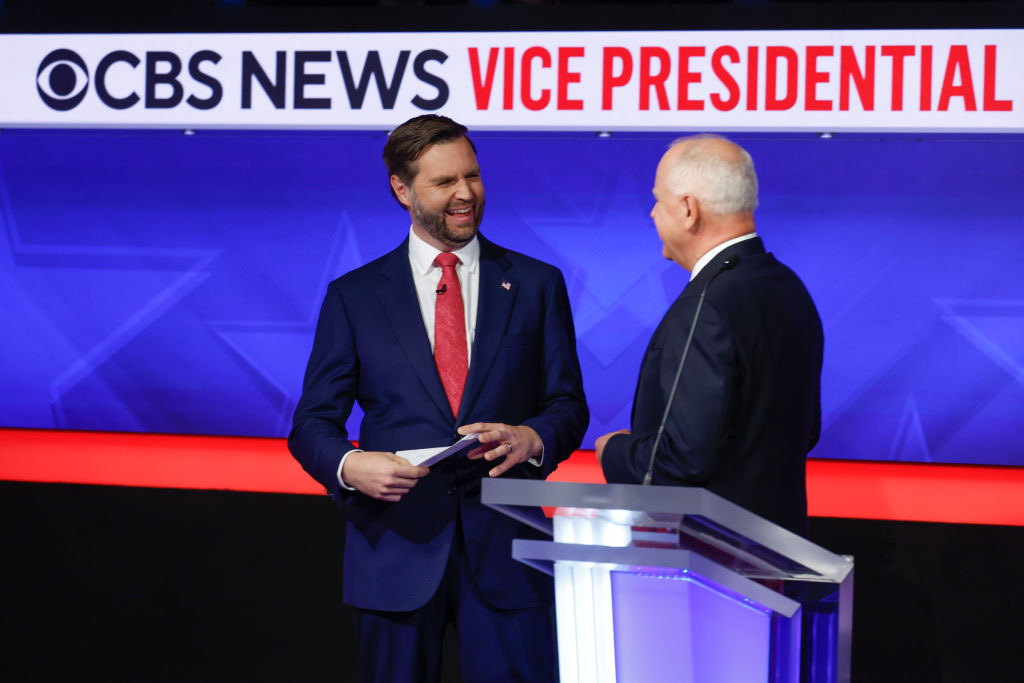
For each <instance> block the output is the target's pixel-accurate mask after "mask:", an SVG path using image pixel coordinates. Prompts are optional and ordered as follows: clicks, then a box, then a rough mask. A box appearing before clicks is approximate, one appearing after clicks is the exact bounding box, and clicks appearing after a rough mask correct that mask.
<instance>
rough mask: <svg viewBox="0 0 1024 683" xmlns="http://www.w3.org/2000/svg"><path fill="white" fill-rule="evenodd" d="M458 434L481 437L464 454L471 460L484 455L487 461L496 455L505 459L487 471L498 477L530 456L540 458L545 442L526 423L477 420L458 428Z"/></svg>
mask: <svg viewBox="0 0 1024 683" xmlns="http://www.w3.org/2000/svg"><path fill="white" fill-rule="evenodd" d="M459 434H470V435H476V436H477V437H478V438H479V439H480V446H479V447H478V448H474V449H473V450H472V451H470V452H469V453H468V454H467V455H466V457H468V458H469V459H470V460H478V459H480V458H483V459H484V460H487V461H488V462H490V461H491V460H494V459H495V458H500V457H504V458H505V460H504V461H503V462H502V463H501V464H499V465H498V466H497V467H495V468H493V469H491V471H490V472H488V474H489V475H490V476H492V477H497V476H500V475H502V474H504V473H505V472H507V471H508V470H510V469H511V468H513V467H515V466H516V465H519V464H520V463H524V462H526V461H527V460H529V459H530V458H538V459H539V458H541V457H542V456H543V455H544V442H543V441H541V440H540V435H538V434H537V432H535V431H534V430H533V428H532V427H527V426H526V425H518V426H512V425H507V424H502V423H500V422H476V423H474V424H471V425H463V426H462V427H459Z"/></svg>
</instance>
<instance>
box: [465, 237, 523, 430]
mask: <svg viewBox="0 0 1024 683" xmlns="http://www.w3.org/2000/svg"><path fill="white" fill-rule="evenodd" d="M479 239H480V282H479V292H478V296H477V308H476V336H475V338H474V340H473V355H472V358H471V359H470V363H469V374H468V375H467V376H466V387H465V389H463V391H462V403H461V404H460V405H459V419H458V421H457V424H461V422H462V420H463V419H464V418H465V416H466V415H468V414H469V410H470V408H471V406H472V405H473V403H474V402H475V401H476V398H477V396H479V394H480V390H481V389H482V388H483V385H484V382H485V381H486V379H487V375H488V374H490V370H491V366H492V365H493V364H494V358H495V356H496V355H497V353H498V347H499V346H501V340H502V339H503V338H504V336H505V331H506V330H507V329H508V322H509V318H510V317H511V315H512V307H513V304H514V303H515V300H516V293H517V291H518V283H517V282H516V281H515V279H513V277H512V275H511V272H510V270H511V268H512V263H511V262H510V261H509V260H508V257H507V256H505V253H504V251H503V250H502V249H501V248H500V247H497V246H495V245H494V244H491V243H490V242H488V241H487V240H485V239H484V238H483V237H480V238H479Z"/></svg>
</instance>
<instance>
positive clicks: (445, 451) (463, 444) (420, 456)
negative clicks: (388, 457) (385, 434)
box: [395, 434, 478, 467]
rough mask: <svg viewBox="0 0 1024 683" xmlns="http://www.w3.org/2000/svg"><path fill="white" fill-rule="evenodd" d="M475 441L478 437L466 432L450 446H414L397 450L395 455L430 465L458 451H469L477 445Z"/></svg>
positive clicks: (412, 461) (421, 464)
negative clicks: (404, 449) (409, 448)
mask: <svg viewBox="0 0 1024 683" xmlns="http://www.w3.org/2000/svg"><path fill="white" fill-rule="evenodd" d="M477 442H478V439H477V435H476V434H468V435H466V436H464V437H462V438H461V439H459V440H458V441H456V442H455V443H453V444H452V445H451V446H441V447H439V448H416V449H413V450H408V451H398V452H397V453H395V455H397V456H399V457H401V458H405V459H406V460H408V461H409V462H410V463H412V464H413V465H420V466H422V467H432V466H434V465H436V464H437V463H439V462H441V461H442V460H444V459H445V458H448V457H451V456H453V455H457V454H459V453H467V452H469V450H470V449H472V448H473V447H475V446H476V445H477Z"/></svg>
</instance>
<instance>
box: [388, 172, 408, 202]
mask: <svg viewBox="0 0 1024 683" xmlns="http://www.w3.org/2000/svg"><path fill="white" fill-rule="evenodd" d="M391 190H392V191H393V192H394V193H395V196H396V197H398V201H400V202H401V203H402V206H404V207H405V208H407V209H408V208H410V207H411V206H412V197H411V196H410V195H411V190H410V189H409V187H408V186H407V185H406V184H405V183H403V182H402V179H401V178H399V177H398V176H396V175H393V176H391Z"/></svg>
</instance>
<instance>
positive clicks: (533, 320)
mask: <svg viewBox="0 0 1024 683" xmlns="http://www.w3.org/2000/svg"><path fill="white" fill-rule="evenodd" d="M479 284H480V290H479V298H478V309H477V319H476V336H475V338H474V343H473V349H472V355H471V359H470V366H469V374H468V376H467V378H466V386H465V390H464V393H463V397H462V402H461V406H460V408H459V415H458V416H454V415H452V412H451V408H450V407H449V405H448V401H447V399H446V398H445V393H444V390H443V388H442V385H441V380H440V379H439V377H438V374H437V369H436V366H435V364H434V358H433V356H432V354H431V350H430V342H429V340H428V338H427V333H426V329H425V327H424V324H423V317H422V315H421V314H420V309H419V304H418V302H417V299H416V293H415V288H414V286H413V281H412V271H411V267H410V265H409V249H408V240H406V241H405V242H403V243H402V245H401V246H400V247H398V248H397V249H395V250H394V251H392V252H390V253H388V254H386V255H384V256H382V257H381V258H379V259H377V260H376V261H373V262H372V263H369V264H367V265H365V266H362V267H360V268H357V269H356V270H354V271H351V272H349V273H347V274H346V275H344V276H342V277H340V278H338V279H337V280H335V281H334V282H332V283H331V284H330V286H329V287H328V291H327V296H326V298H325V300H324V304H323V308H322V310H321V312H320V320H319V322H318V324H317V330H316V337H315V340H314V343H313V351H312V354H311V356H310V359H309V365H308V367H307V370H306V376H305V381H304V385H303V392H302V398H301V399H300V400H299V404H298V406H297V407H296V410H295V418H294V424H293V428H292V432H291V435H290V436H289V439H288V444H289V448H290V449H291V451H292V453H293V454H294V456H295V457H296V459H298V461H299V462H300V463H301V464H302V466H303V467H304V468H305V469H306V471H307V472H309V473H310V474H311V475H312V476H313V477H314V478H315V479H316V480H317V481H319V482H320V483H321V484H323V485H324V487H325V488H326V489H327V492H328V493H329V494H331V495H332V496H334V497H336V498H337V499H339V500H342V501H344V503H345V504H346V506H347V528H346V538H345V561H344V570H343V574H344V598H345V601H346V602H347V603H349V604H351V605H354V606H356V607H361V608H366V609H376V610H387V611H408V610H412V609H416V608H418V607H420V606H422V605H423V604H424V603H426V601H427V600H428V599H429V598H430V596H431V595H433V593H434V591H435V590H436V589H437V587H438V585H439V583H440V581H441V577H442V574H443V573H444V568H445V564H446V562H447V559H448V554H449V549H450V547H451V543H452V539H453V534H454V533H455V530H456V516H459V517H460V524H461V529H462V533H463V537H464V539H465V548H466V555H467V556H468V559H469V562H470V564H471V566H472V568H473V569H474V574H475V576H476V577H477V580H478V584H479V586H480V589H481V591H482V593H483V595H484V598H485V599H486V600H487V601H489V602H490V603H491V604H492V605H493V606H495V607H499V608H524V607H529V606H535V605H538V604H542V603H543V602H545V601H549V600H550V594H551V585H550V581H549V580H548V579H547V577H545V576H544V575H543V574H541V573H540V572H537V571H536V570H533V569H530V568H528V567H525V566H524V565H521V564H520V563H518V562H515V561H513V560H512V559H511V557H510V551H511V541H512V538H513V536H515V535H516V534H517V533H518V532H523V531H524V530H525V529H526V527H521V525H519V524H518V523H517V522H514V521H513V520H511V519H509V518H508V517H505V516H503V515H501V514H498V513H496V512H494V511H492V510H490V509H489V508H486V507H484V506H483V505H482V504H481V503H480V479H481V477H484V476H487V474H486V473H487V471H488V470H489V469H490V468H491V467H493V466H494V465H495V464H496V463H487V462H486V461H483V460H480V461H470V460H468V459H466V458H465V457H458V458H452V459H449V460H448V461H445V462H443V463H441V464H438V465H436V466H434V467H433V468H431V472H430V474H429V475H428V476H426V477H425V478H423V479H421V480H420V481H419V482H418V483H417V484H416V486H415V487H413V489H412V490H411V491H410V492H409V493H408V494H407V495H406V496H405V497H404V498H403V499H402V500H401V501H400V502H398V503H384V502H379V501H375V500H373V499H371V498H369V497H367V496H364V495H363V494H361V493H352V492H350V491H347V490H344V489H342V488H341V487H340V486H339V484H338V480H337V470H338V464H339V462H340V460H341V457H342V456H343V455H344V454H345V453H346V452H348V451H349V450H351V449H352V448H354V446H353V445H352V443H351V442H350V441H349V440H348V435H347V433H346V431H345V420H346V419H347V418H348V416H349V413H350V411H351V409H352V402H353V401H359V404H360V406H361V407H362V409H363V411H364V412H365V417H364V418H363V422H362V425H361V426H360V430H359V446H360V448H362V449H364V450H369V451H398V450H404V449H414V448H426V447H431V446H446V445H448V444H450V443H452V442H453V441H455V440H457V439H459V438H461V437H460V435H459V434H457V433H456V431H455V430H456V428H457V427H458V426H460V425H464V424H469V423H472V422H477V421H487V422H504V423H507V424H511V425H519V424H525V425H529V426H530V427H532V428H533V429H534V430H536V431H537V433H538V434H539V435H540V438H541V440H542V441H543V442H544V458H543V466H542V467H537V466H535V465H532V464H529V463H524V464H522V465H519V466H517V467H515V468H513V469H512V470H510V471H509V472H507V473H506V474H504V475H503V476H505V477H510V476H511V477H523V478H535V479H539V478H544V477H546V476H547V475H548V474H549V473H550V472H551V471H552V470H553V469H554V468H555V467H556V465H557V464H558V462H560V461H561V460H564V459H565V458H567V457H568V456H569V455H570V454H571V453H572V452H573V451H574V450H575V449H576V448H578V447H579V445H580V441H581V439H582V438H583V432H584V430H585V429H586V426H587V421H588V419H589V413H588V411H587V407H586V399H585V398H584V395H583V384H582V379H581V376H580V368H579V361H578V359H577V356H576V337H575V332H574V330H573V324H572V316H571V314H570V311H569V300H568V297H567V295H566V289H565V282H564V280H563V278H562V274H561V273H560V272H559V271H558V269H557V268H554V267H553V266H550V265H547V264H545V263H542V262H540V261H537V260H535V259H532V258H529V257H527V256H523V255H522V254H518V253H516V252H513V251H509V250H507V249H503V248H501V247H499V246H496V245H494V244H492V243H490V242H488V241H487V240H485V239H484V238H483V237H480V283H479ZM521 535H524V536H528V535H529V533H528V532H524V533H522V534H521Z"/></svg>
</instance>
